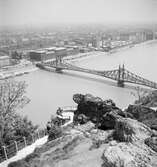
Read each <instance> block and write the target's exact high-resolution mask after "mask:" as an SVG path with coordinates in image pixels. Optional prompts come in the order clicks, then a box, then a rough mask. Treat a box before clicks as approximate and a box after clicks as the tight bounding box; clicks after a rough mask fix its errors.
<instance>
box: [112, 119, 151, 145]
mask: <svg viewBox="0 0 157 167" xmlns="http://www.w3.org/2000/svg"><path fill="white" fill-rule="evenodd" d="M151 135H152V131H151V129H150V128H149V127H147V126H146V125H145V124H143V123H141V122H139V121H137V120H133V119H131V118H122V117H120V118H119V119H117V120H116V124H115V135H114V136H115V139H116V140H118V141H120V142H135V141H144V140H145V139H146V138H148V137H150V136H151Z"/></svg>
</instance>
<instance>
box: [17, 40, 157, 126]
mask: <svg viewBox="0 0 157 167" xmlns="http://www.w3.org/2000/svg"><path fill="white" fill-rule="evenodd" d="M71 63H72V64H75V65H77V66H81V67H85V68H91V69H99V70H112V69H117V68H118V65H119V64H125V68H126V69H128V70H129V71H131V72H133V73H136V74H137V75H140V76H142V77H144V78H147V79H150V80H152V81H156V82H157V74H156V69H157V41H154V42H147V43H143V44H140V45H137V46H135V47H132V48H129V49H123V50H121V51H118V52H116V53H112V54H107V53H102V52H101V53H93V55H92V56H90V57H86V58H81V59H79V60H75V61H72V62H71ZM18 79H19V80H25V81H26V83H27V84H28V88H27V96H28V97H29V98H30V99H31V102H30V103H29V104H28V105H27V106H25V107H24V108H23V109H22V111H20V113H22V115H27V116H28V118H29V119H31V120H32V121H33V122H34V123H35V124H39V125H40V126H41V127H44V126H45V124H46V122H47V121H48V120H49V119H50V116H51V115H53V114H55V113H56V110H57V108H58V107H59V106H71V105H75V103H74V102H73V100H72V97H73V94H75V93H82V94H86V93H90V94H93V95H94V96H98V97H101V98H102V99H108V98H110V99H112V100H114V101H115V102H116V104H117V106H118V107H121V108H125V107H127V106H128V105H129V104H131V103H133V101H134V100H135V97H134V96H133V95H132V93H131V92H133V91H134V88H135V87H134V86H133V85H129V84H126V87H125V88H120V87H117V86H116V82H115V81H112V80H109V79H106V78H103V77H97V76H94V75H90V74H84V73H79V72H72V71H64V72H63V74H58V73H55V72H48V71H42V70H37V71H35V72H32V73H29V74H27V75H23V76H21V77H18Z"/></svg>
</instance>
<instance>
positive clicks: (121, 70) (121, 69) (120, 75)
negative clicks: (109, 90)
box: [117, 64, 125, 87]
mask: <svg viewBox="0 0 157 167" xmlns="http://www.w3.org/2000/svg"><path fill="white" fill-rule="evenodd" d="M124 74H125V68H124V64H123V66H122V67H121V66H120V65H119V69H118V81H117V85H118V86H119V87H124Z"/></svg>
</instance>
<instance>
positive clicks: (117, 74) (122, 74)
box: [39, 56, 157, 89]
mask: <svg viewBox="0 0 157 167" xmlns="http://www.w3.org/2000/svg"><path fill="white" fill-rule="evenodd" d="M39 66H40V67H42V68H46V67H51V68H55V69H56V72H62V70H72V71H78V72H85V73H89V74H94V75H98V76H102V77H105V78H109V79H112V80H115V81H117V84H118V86H120V87H124V83H125V82H128V83H133V84H138V85H143V86H147V87H150V88H154V89H157V83H156V82H152V81H150V80H147V79H145V78H142V77H140V76H138V75H136V74H134V73H132V72H130V71H128V70H127V69H125V68H124V65H123V66H122V67H121V66H119V68H118V69H115V70H108V71H100V70H92V69H86V68H81V67H77V66H74V65H72V64H69V63H67V62H64V61H63V60H62V58H61V57H59V56H58V57H57V58H56V60H54V61H50V62H43V63H41V64H40V65H39Z"/></svg>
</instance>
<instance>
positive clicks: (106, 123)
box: [73, 94, 125, 129]
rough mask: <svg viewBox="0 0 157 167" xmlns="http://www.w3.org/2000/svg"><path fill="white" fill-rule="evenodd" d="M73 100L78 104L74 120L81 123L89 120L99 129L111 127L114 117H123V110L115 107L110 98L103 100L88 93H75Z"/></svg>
mask: <svg viewBox="0 0 157 167" xmlns="http://www.w3.org/2000/svg"><path fill="white" fill-rule="evenodd" d="M73 100H74V101H75V102H76V103H77V104H78V107H77V110H76V111H75V113H74V115H75V116H74V122H79V123H83V122H86V121H87V120H90V121H91V122H93V123H94V124H96V125H97V127H99V128H101V129H113V128H114V126H115V119H116V117H118V116H122V117H125V112H123V111H122V110H121V109H119V108H118V107H116V105H115V103H114V102H113V101H112V100H110V99H109V100H105V101H103V100H102V99H101V98H99V97H94V96H92V95H90V94H86V95H82V94H75V95H74V96H73ZM80 120H81V121H80Z"/></svg>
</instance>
